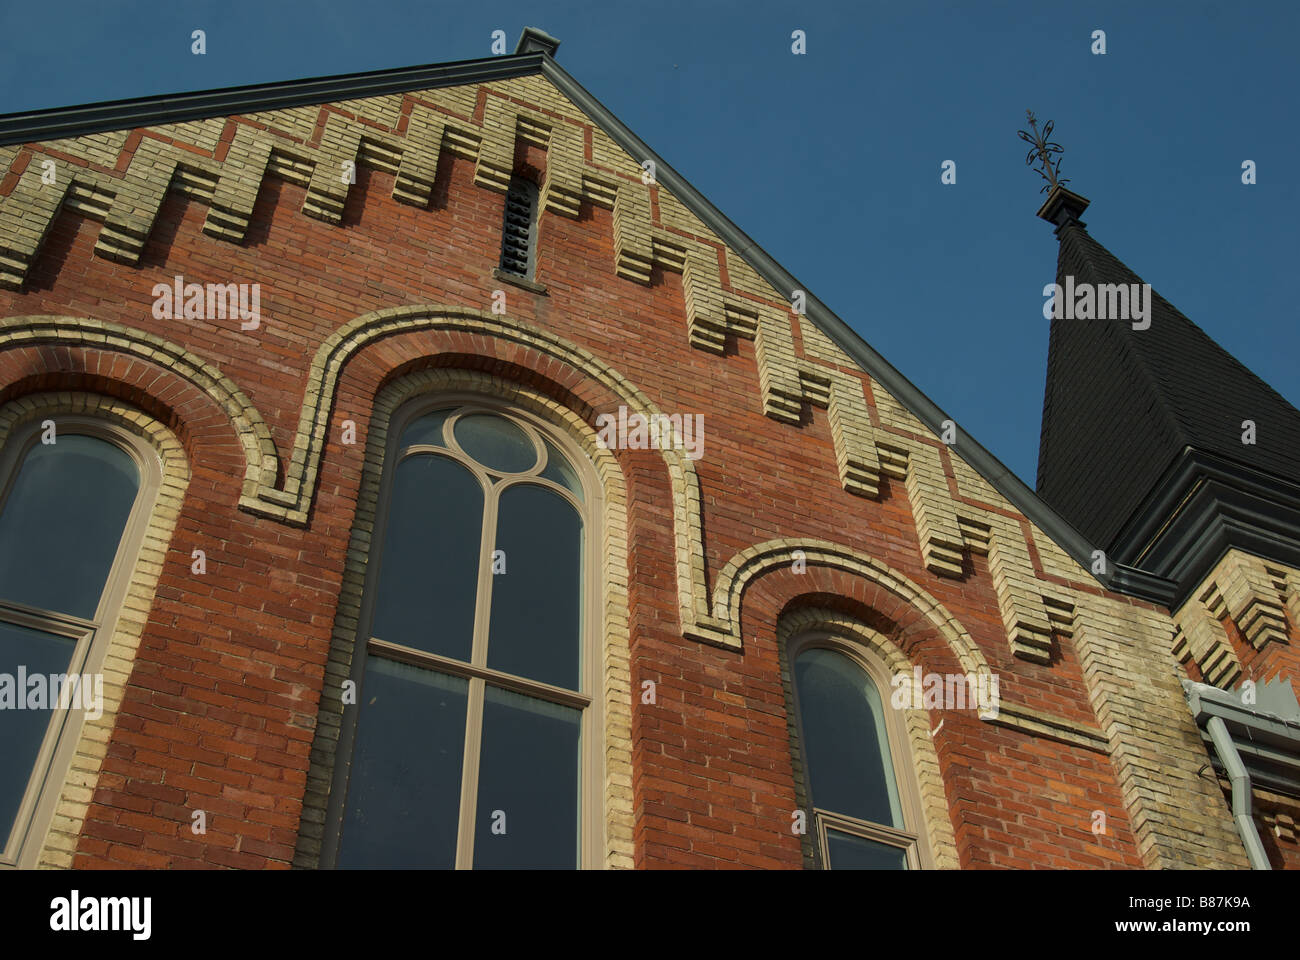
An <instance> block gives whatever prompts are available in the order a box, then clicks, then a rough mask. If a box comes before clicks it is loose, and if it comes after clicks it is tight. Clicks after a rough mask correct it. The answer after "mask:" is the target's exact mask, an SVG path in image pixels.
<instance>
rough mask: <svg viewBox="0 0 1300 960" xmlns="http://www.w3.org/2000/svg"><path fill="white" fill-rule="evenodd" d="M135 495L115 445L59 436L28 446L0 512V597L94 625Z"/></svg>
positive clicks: (127, 463) (130, 468) (129, 463)
mask: <svg viewBox="0 0 1300 960" xmlns="http://www.w3.org/2000/svg"><path fill="white" fill-rule="evenodd" d="M139 489H140V472H139V470H138V468H137V467H136V465H135V461H134V460H132V459H131V457H130V456H129V455H128V454H127V453H126V451H124V450H122V449H121V448H120V447H118V446H117V445H116V444H113V443H109V442H108V441H106V440H100V439H99V438H98V437H88V436H84V435H81V434H64V435H61V436H59V437H58V439H57V441H56V442H55V443H52V444H49V445H46V444H42V443H37V444H36V445H35V446H33V447H32V448H31V449H30V450H29V451H28V452H27V456H26V458H25V459H24V460H23V465H22V468H21V469H20V470H19V471H18V476H17V477H16V478H15V480H14V483H13V486H12V487H11V488H10V491H9V495H8V497H7V498H6V499H5V502H4V506H3V512H0V599H4V600H13V601H16V602H18V603H25V604H27V605H28V606H32V607H39V608H41V609H43V610H51V611H56V612H58V613H68V614H72V615H73V616H76V617H81V618H82V619H85V620H92V619H94V617H95V611H96V610H97V609H98V607H99V600H100V596H101V595H102V594H103V592H104V584H105V582H107V580H108V574H109V571H110V570H111V569H112V567H113V558H114V557H116V556H117V548H118V546H119V545H120V544H121V542H122V532H123V531H124V530H125V529H126V521H127V518H128V517H129V516H130V514H131V506H132V504H134V503H135V497H136V493H137V491H138V490H139Z"/></svg>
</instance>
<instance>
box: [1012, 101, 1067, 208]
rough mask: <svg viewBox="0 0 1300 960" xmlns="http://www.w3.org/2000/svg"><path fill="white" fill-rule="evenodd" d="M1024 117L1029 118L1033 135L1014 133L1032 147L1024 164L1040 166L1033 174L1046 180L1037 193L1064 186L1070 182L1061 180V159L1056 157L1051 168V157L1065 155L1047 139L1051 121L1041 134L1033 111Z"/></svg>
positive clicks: (1057, 144)
mask: <svg viewBox="0 0 1300 960" xmlns="http://www.w3.org/2000/svg"><path fill="white" fill-rule="evenodd" d="M1025 116H1027V117H1028V118H1029V129H1030V130H1032V131H1033V133H1032V134H1030V133H1029V132H1027V131H1025V130H1017V131H1016V132H1017V133H1018V134H1020V139H1021V140H1023V141H1025V143H1028V144H1032V146H1033V149H1031V150H1030V151H1029V153H1028V154H1026V156H1025V164H1026V165H1027V166H1030V167H1032V166H1033V165H1034V163H1035V161H1037V162H1038V163H1040V164H1042V169H1041V170H1037V171H1035V172H1036V173H1037V174H1038V175H1039V176H1040V177H1042V178H1043V179H1044V180H1046V181H1047V183H1046V184H1045V185H1044V186H1043V189H1042V190H1040V191H1039V193H1045V192H1046V191H1047V190H1048V188H1049V187H1050V188H1055V187H1063V186H1065V185H1066V184H1067V183H1069V182H1070V181H1069V180H1063V179H1061V176H1060V174H1061V158H1060V157H1057V160H1056V166H1055V167H1053V166H1052V155H1053V154H1061V153H1065V148H1064V147H1062V146H1061V145H1060V144H1059V143H1053V142H1052V141H1051V140H1049V139H1048V137H1050V136H1051V135H1052V127H1053V126H1054V124H1053V123H1052V121H1051V120H1048V121H1047V123H1045V124H1044V125H1043V132H1042V133H1039V132H1038V121H1037V120H1036V119H1035V118H1034V111H1032V110H1026V111H1025Z"/></svg>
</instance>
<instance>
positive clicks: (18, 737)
mask: <svg viewBox="0 0 1300 960" xmlns="http://www.w3.org/2000/svg"><path fill="white" fill-rule="evenodd" d="M59 442H60V443H62V442H63V441H62V440H60V441H59ZM75 649H76V642H75V641H73V640H70V639H69V638H67V637H59V636H55V635H54V634H50V633H44V632H43V631H40V630H32V629H29V628H28V627H20V626H18V625H16V624H12V623H4V622H0V847H3V846H4V844H5V838H6V837H8V836H9V831H10V830H11V829H13V823H14V818H15V817H16V816H17V815H18V807H19V805H20V804H21V803H22V799H23V794H24V793H25V792H26V790H27V782H28V780H30V779H31V775H32V768H33V767H34V766H35V764H36V757H37V755H38V754H39V753H40V750H41V743H42V742H43V741H44V739H45V734H46V731H47V730H48V729H49V726H50V721H51V719H60V720H61V719H62V718H63V716H64V712H63V711H60V710H52V709H50V707H51V704H52V703H54V702H55V701H53V700H52V699H51V693H50V690H49V676H50V674H57V675H66V674H67V672H68V666H69V664H70V662H71V660H72V654H73V651H74V650H75ZM20 670H21V671H22V677H21V678H20V674H19V671H20ZM38 674H39V675H41V676H43V677H44V678H45V699H44V702H43V703H33V704H32V706H35V707H36V708H37V709H31V710H29V709H26V707H27V705H28V703H29V701H28V694H29V693H31V692H33V690H34V687H33V686H32V685H31V684H29V683H28V682H27V681H29V680H30V679H31V678H32V677H35V676H37V675H38ZM20 679H21V680H22V686H21V687H20V686H19V681H20ZM56 693H57V691H56ZM19 698H21V700H22V706H23V709H19V708H18V707H19ZM82 702H83V701H82V700H81V693H80V691H78V699H77V703H78V704H80V703H82Z"/></svg>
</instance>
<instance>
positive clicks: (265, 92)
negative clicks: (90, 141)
mask: <svg viewBox="0 0 1300 960" xmlns="http://www.w3.org/2000/svg"><path fill="white" fill-rule="evenodd" d="M538 72H540V73H542V74H543V75H544V76H545V77H546V78H547V79H548V80H550V81H551V82H552V83H553V84H554V85H555V86H556V88H557V89H559V90H560V92H561V93H563V94H564V95H565V96H566V97H568V98H569V100H571V101H572V102H573V104H574V105H575V106H577V107H578V108H579V109H580V110H582V111H583V112H584V113H586V114H587V116H589V117H590V118H591V119H592V120H593V121H594V122H596V123H598V124H599V125H600V126H601V128H602V129H604V131H605V132H606V133H607V134H608V135H609V136H610V137H611V138H613V140H614V141H615V142H616V143H618V144H619V146H621V147H622V148H623V149H624V150H626V151H627V152H628V153H629V154H631V155H632V156H633V157H634V158H635V159H636V160H638V161H640V162H644V161H645V160H653V161H654V163H655V177H656V179H657V180H658V181H659V182H660V183H662V184H663V185H664V186H665V187H666V188H667V189H668V190H669V191H671V192H672V193H673V195H674V196H675V197H676V198H677V199H678V200H680V201H681V202H682V203H684V204H685V205H686V206H687V208H688V209H689V210H690V211H691V212H692V213H693V214H695V216H697V217H698V218H699V219H700V220H701V221H702V222H703V223H704V224H705V225H706V226H708V227H709V228H710V229H711V230H712V231H713V232H714V233H716V234H717V235H718V237H719V238H720V239H721V240H722V241H723V242H724V243H726V244H727V245H728V246H730V247H731V248H732V249H733V250H734V251H735V252H736V253H737V254H739V255H740V256H741V257H743V258H744V259H745V260H746V261H747V262H748V263H749V265H750V266H751V267H753V268H754V269H755V270H756V271H758V273H759V275H760V276H761V277H763V279H765V280H766V281H767V282H768V283H770V284H771V285H772V286H773V287H774V288H775V289H776V290H778V291H783V292H786V294H787V295H789V293H790V292H791V291H794V290H803V291H804V292H805V295H806V298H807V316H808V317H810V318H811V319H812V320H813V322H814V323H816V324H817V326H818V327H819V328H820V329H821V330H822V332H823V333H825V334H826V335H827V336H828V337H830V338H831V340H833V341H834V342H835V343H836V344H838V345H839V347H840V348H841V349H842V350H844V352H845V353H847V354H848V355H849V356H850V357H851V358H852V359H853V360H854V361H856V362H857V363H858V364H859V365H860V366H861V367H862V369H863V370H864V371H866V373H867V374H868V375H870V376H871V378H872V379H873V380H876V381H878V382H879V383H880V384H881V385H882V386H883V387H884V388H885V389H886V390H888V391H889V392H890V393H891V394H892V395H893V396H894V397H895V398H896V399H897V400H898V401H899V402H900V403H901V404H903V406H904V407H906V408H907V409H908V410H910V411H911V412H912V413H913V414H914V415H915V416H916V417H917V418H918V419H920V420H921V422H922V423H924V424H925V425H926V427H928V428H929V429H930V430H931V431H932V432H933V433H934V434H935V435H936V436H938V435H939V434H940V433H941V432H942V424H943V422H944V421H945V420H949V419H953V418H950V417H948V415H947V414H945V413H944V412H943V411H942V410H941V409H940V408H939V407H938V406H937V405H936V404H935V403H934V401H932V400H931V399H930V398H929V397H927V396H926V395H925V394H924V393H922V392H921V391H920V390H919V389H918V388H917V387H916V385H915V384H913V383H912V382H911V381H910V380H908V379H907V378H906V377H905V376H903V374H901V373H900V372H899V371H898V370H896V369H895V368H894V367H893V366H892V365H891V364H890V363H889V362H888V361H887V360H885V358H884V357H882V356H880V354H878V353H876V351H875V350H874V349H872V347H871V346H870V345H869V344H868V343H867V342H866V341H865V340H863V339H862V338H861V337H860V336H858V334H856V333H855V332H854V331H853V330H852V328H850V327H849V325H848V324H846V323H845V322H844V321H843V320H841V319H840V318H839V317H838V316H836V315H835V313H834V312H833V311H832V310H831V309H830V308H829V307H827V306H826V305H825V304H824V303H822V302H821V301H820V300H818V299H817V298H816V297H815V296H814V295H813V294H812V293H811V292H809V291H808V288H807V287H806V286H804V285H803V284H801V283H799V282H798V281H797V280H796V279H795V278H794V276H793V275H792V274H790V273H789V272H788V271H787V270H786V269H785V268H784V267H782V266H781V265H780V264H779V263H777V262H776V260H774V259H773V258H772V257H771V255H770V254H768V253H767V251H765V250H764V249H763V248H762V247H760V246H759V245H758V244H757V243H755V242H754V241H753V240H752V239H751V238H750V237H749V236H748V235H747V234H745V232H744V231H743V230H741V229H740V228H739V227H738V226H736V225H735V224H734V223H733V222H732V221H731V220H729V219H728V218H727V217H726V216H725V215H723V213H722V212H721V211H720V210H718V209H717V208H716V207H715V206H713V204H712V203H710V202H709V201H708V200H707V199H706V198H705V197H704V195H703V194H701V193H700V192H699V191H698V190H696V189H695V187H693V186H692V185H691V184H690V182H689V181H687V180H686V178H685V177H683V176H682V175H681V174H679V173H677V171H676V170H674V169H673V168H672V167H671V166H670V165H669V164H668V163H667V162H665V161H664V159H663V158H662V157H660V156H659V155H658V154H657V153H655V152H654V151H653V150H651V149H650V147H649V146H647V145H646V144H645V143H644V142H643V141H642V140H641V139H640V138H639V137H638V136H637V135H636V134H634V133H633V132H632V131H631V130H630V129H628V127H627V126H626V125H625V124H624V123H623V122H622V121H621V120H619V119H618V118H617V117H616V116H614V114H613V113H611V112H610V111H609V110H608V109H607V108H606V107H605V106H604V104H602V103H601V102H600V101H599V100H597V99H596V98H595V97H593V96H592V95H591V94H590V93H589V92H587V90H586V89H584V88H583V87H582V85H581V84H579V83H578V82H577V81H576V80H574V79H573V77H572V76H570V75H569V74H568V73H567V72H566V71H565V70H564V69H563V68H562V67H560V66H559V65H558V64H557V63H556V62H555V61H554V60H553V59H552V58H551V57H550V56H549V55H548V54H546V53H524V54H514V55H510V56H499V57H489V58H483V59H478V60H462V61H456V62H453V63H445V64H433V65H426V66H418V67H403V68H400V69H396V70H377V71H372V72H369V73H357V74H347V75H342V76H333V77H323V78H316V79H310V80H291V81H286V82H281V83H270V84H252V85H248V86H243V87H230V88H226V89H222V90H209V91H202V92H196V93H182V94H177V95H173V96H164V97H138V98H135V99H131V100H117V101H112V102H109V103H100V104H92V105H90V106H82V107H64V108H59V109H55V110H35V111H28V112H25V113H15V114H8V115H4V116H0V145H6V144H14V143H29V142H32V141H36V140H52V139H57V138H61V137H74V136H85V135H87V134H92V133H103V132H105V131H108V130H123V129H131V128H135V127H145V126H155V125H158V124H163V123H180V122H184V121H187V120H201V119H207V118H211V117H215V116H229V115H232V114H246V113H256V112H260V111H264V110H282V109H286V108H289V107H298V106H309V105H312V104H319V103H330V102H336V101H339V100H356V99H360V98H363V97H374V96H381V95H383V94H389V93H404V92H409V91H411V90H419V89H431V88H436V87H444V86H454V85H458V84H468V83H483V82H487V81H492V80H505V79H510V78H512V77H520V76H527V75H529V74H533V73H538ZM954 422H955V421H954ZM953 447H954V449H955V450H956V451H957V453H958V454H959V455H960V456H961V457H962V458H963V459H964V460H965V461H966V462H967V463H968V464H970V466H971V467H973V468H974V469H975V470H976V471H977V472H978V473H979V474H980V475H981V476H983V477H984V478H985V479H986V480H987V481H988V482H989V483H990V484H992V486H993V487H994V489H996V490H997V491H998V492H999V493H1001V494H1002V495H1003V496H1004V497H1006V498H1007V500H1008V501H1009V502H1010V503H1011V504H1013V505H1014V506H1015V507H1016V508H1017V509H1018V510H1020V512H1021V513H1023V514H1024V515H1025V516H1026V517H1027V518H1029V520H1031V521H1032V522H1033V523H1035V524H1036V525H1037V526H1038V527H1039V528H1040V529H1041V530H1042V531H1043V532H1044V533H1046V534H1047V535H1048V536H1049V537H1050V538H1051V539H1052V540H1053V541H1055V542H1056V543H1057V544H1058V545H1059V546H1060V547H1062V548H1063V549H1064V550H1065V551H1066V552H1067V553H1069V554H1070V556H1071V557H1073V558H1074V559H1075V560H1076V561H1077V562H1078V563H1079V564H1080V565H1081V566H1082V567H1083V569H1084V570H1091V569H1092V554H1093V550H1094V547H1093V545H1092V544H1091V543H1089V542H1088V541H1087V540H1085V539H1084V537H1083V536H1082V535H1081V534H1080V533H1079V532H1078V531H1077V530H1075V529H1074V527H1072V526H1071V525H1070V524H1069V523H1067V522H1066V521H1065V520H1064V519H1063V518H1062V517H1061V516H1060V515H1059V514H1057V513H1056V511H1055V510H1053V509H1052V508H1051V507H1049V506H1048V505H1047V504H1046V503H1045V502H1044V501H1043V500H1042V499H1040V498H1039V497H1038V495H1037V494H1035V493H1034V491H1033V490H1031V489H1029V487H1028V486H1026V485H1025V483H1024V482H1023V481H1022V480H1021V479H1020V478H1019V477H1017V476H1016V475H1015V474H1014V473H1012V472H1011V471H1010V470H1009V469H1007V467H1006V466H1005V465H1004V464H1003V463H1002V462H1001V461H1000V460H998V458H997V457H995V456H994V455H993V454H992V453H990V452H989V451H988V450H987V449H985V448H984V447H983V446H982V445H980V444H979V443H978V442H977V441H976V440H975V439H974V438H973V437H971V436H970V435H969V434H967V433H964V432H962V433H960V434H959V440H958V442H957V443H955V444H953ZM1094 576H1096V575H1094ZM1097 579H1099V580H1100V581H1101V582H1102V583H1103V584H1104V585H1105V586H1107V587H1108V588H1110V589H1112V590H1115V591H1116V592H1119V593H1125V594H1128V595H1131V596H1135V597H1138V598H1140V599H1144V600H1148V601H1151V602H1153V603H1158V604H1162V605H1167V604H1168V602H1169V599H1170V598H1171V597H1172V596H1173V595H1174V592H1175V585H1174V583H1173V582H1171V581H1168V580H1165V579H1164V578H1162V577H1156V576H1153V575H1151V574H1149V573H1145V572H1143V571H1141V570H1137V569H1134V568H1128V567H1124V566H1121V565H1119V564H1115V563H1113V562H1111V563H1107V573H1106V574H1103V575H1100V576H1098V577H1097Z"/></svg>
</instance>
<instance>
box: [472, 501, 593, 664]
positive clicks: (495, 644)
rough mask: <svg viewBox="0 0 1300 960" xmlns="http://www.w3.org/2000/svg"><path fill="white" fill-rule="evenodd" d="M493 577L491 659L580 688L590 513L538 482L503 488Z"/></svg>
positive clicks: (488, 659)
mask: <svg viewBox="0 0 1300 960" xmlns="http://www.w3.org/2000/svg"><path fill="white" fill-rule="evenodd" d="M496 548H497V549H498V550H502V551H504V553H505V569H506V572H505V573H504V574H495V575H494V576H493V577H492V618H491V620H490V621H489V628H488V658H487V661H488V666H489V667H491V668H492V669H494V670H501V671H504V672H506V673H513V674H517V675H518V676H521V677H528V678H529V679H530V680H540V681H542V682H543V683H550V684H554V685H556V686H559V687H568V688H569V689H571V690H576V689H577V688H578V660H579V656H580V654H581V643H580V638H581V630H582V610H581V596H582V586H581V585H582V520H581V519H580V518H579V516H578V514H577V512H575V511H574V509H573V507H572V505H570V504H569V503H568V501H566V500H565V499H564V498H563V497H562V496H560V495H559V494H558V493H555V492H554V491H552V490H548V489H546V488H545V487H539V486H537V485H535V484H517V485H515V486H512V487H510V488H508V489H507V490H505V491H504V492H503V493H502V494H501V505H500V508H499V512H498V514H497V541H496Z"/></svg>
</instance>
